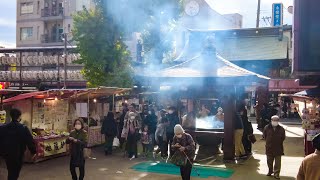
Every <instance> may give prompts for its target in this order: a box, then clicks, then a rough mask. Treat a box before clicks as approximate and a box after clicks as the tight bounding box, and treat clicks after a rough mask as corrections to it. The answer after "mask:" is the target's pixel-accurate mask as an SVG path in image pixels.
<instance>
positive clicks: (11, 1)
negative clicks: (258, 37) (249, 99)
mask: <svg viewBox="0 0 320 180" xmlns="http://www.w3.org/2000/svg"><path fill="white" fill-rule="evenodd" d="M206 1H208V2H209V3H210V5H211V7H213V8H214V9H215V10H216V11H218V12H219V13H222V14H226V13H239V14H241V15H243V25H244V27H255V19H256V8H257V1H258V0H206ZM261 2H262V4H261V17H263V16H266V17H267V16H271V15H272V14H271V13H272V3H275V2H282V3H283V4H284V7H285V9H284V24H292V18H293V17H292V15H291V14H289V13H288V12H287V9H286V8H287V7H288V6H290V5H293V0H261ZM0 7H1V11H0V45H2V46H6V47H11V46H15V42H16V28H15V25H16V0H0ZM260 24H261V26H267V25H268V23H265V22H264V21H263V20H261V21H260Z"/></svg>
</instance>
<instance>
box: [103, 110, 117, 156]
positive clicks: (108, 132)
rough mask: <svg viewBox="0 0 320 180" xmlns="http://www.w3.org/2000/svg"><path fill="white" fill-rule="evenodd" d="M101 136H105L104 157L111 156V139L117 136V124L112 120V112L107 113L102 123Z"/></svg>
mask: <svg viewBox="0 0 320 180" xmlns="http://www.w3.org/2000/svg"><path fill="white" fill-rule="evenodd" d="M101 134H104V136H105V140H106V142H105V148H104V152H105V155H106V156H107V155H111V154H112V145H113V139H114V137H116V135H117V124H116V122H115V120H114V115H113V113H112V112H108V114H107V116H106V117H105V118H104V120H103V122H102V128H101Z"/></svg>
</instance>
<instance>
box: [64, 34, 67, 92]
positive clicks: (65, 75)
mask: <svg viewBox="0 0 320 180" xmlns="http://www.w3.org/2000/svg"><path fill="white" fill-rule="evenodd" d="M67 42H68V39H67V33H64V51H63V55H64V82H63V88H64V89H67Z"/></svg>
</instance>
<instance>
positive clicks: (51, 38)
mask: <svg viewBox="0 0 320 180" xmlns="http://www.w3.org/2000/svg"><path fill="white" fill-rule="evenodd" d="M58 42H63V41H62V39H61V37H60V35H50V34H43V35H41V43H58Z"/></svg>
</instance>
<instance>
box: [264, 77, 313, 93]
mask: <svg viewBox="0 0 320 180" xmlns="http://www.w3.org/2000/svg"><path fill="white" fill-rule="evenodd" d="M314 87H315V86H300V85H299V82H298V81H296V80H295V79H270V80H269V91H273V92H292V93H294V92H299V91H303V90H306V89H310V88H314Z"/></svg>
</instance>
